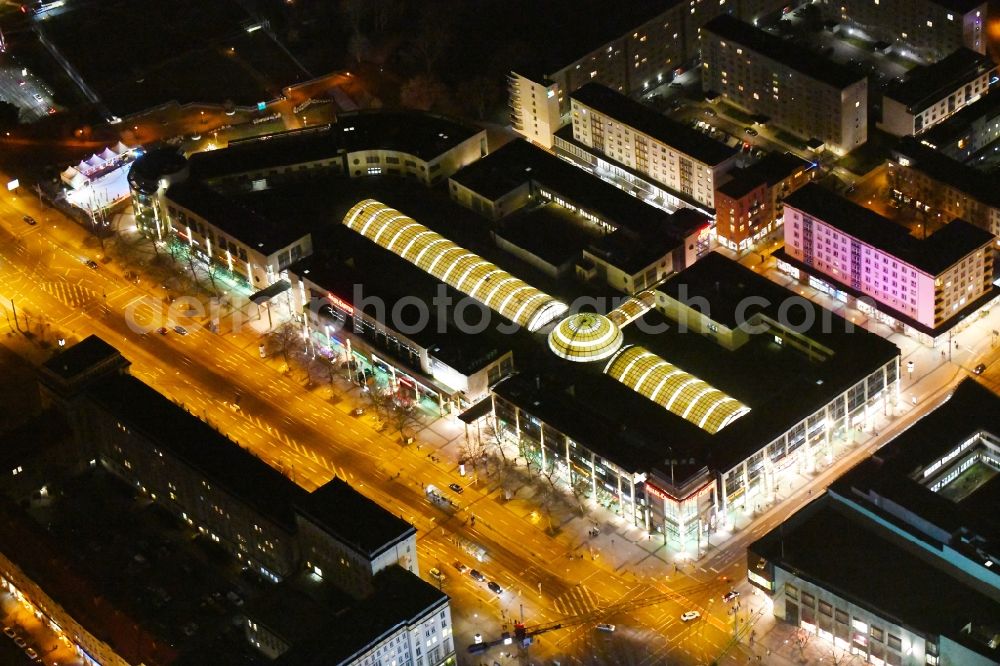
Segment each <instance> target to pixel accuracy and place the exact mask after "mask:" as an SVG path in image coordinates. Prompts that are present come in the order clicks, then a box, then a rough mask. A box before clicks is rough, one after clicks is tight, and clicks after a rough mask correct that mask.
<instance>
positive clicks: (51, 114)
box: [49, 106, 57, 116]
mask: <svg viewBox="0 0 1000 666" xmlns="http://www.w3.org/2000/svg"><path fill="white" fill-rule="evenodd" d="M56 113H57V111H56V109H55V107H53V106H50V107H49V115H50V116H54V115H55V114H56Z"/></svg>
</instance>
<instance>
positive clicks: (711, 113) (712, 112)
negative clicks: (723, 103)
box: [704, 109, 718, 118]
mask: <svg viewBox="0 0 1000 666" xmlns="http://www.w3.org/2000/svg"><path fill="white" fill-rule="evenodd" d="M704 113H705V115H706V116H711V117H712V118H714V117H715V116H716V115H718V114H716V113H715V109H705V111H704Z"/></svg>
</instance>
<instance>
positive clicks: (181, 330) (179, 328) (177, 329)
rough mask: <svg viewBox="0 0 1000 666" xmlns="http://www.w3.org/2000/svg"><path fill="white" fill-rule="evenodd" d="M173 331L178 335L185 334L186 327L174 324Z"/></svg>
mask: <svg viewBox="0 0 1000 666" xmlns="http://www.w3.org/2000/svg"><path fill="white" fill-rule="evenodd" d="M174 331H175V332H176V333H177V334H178V335H187V329H186V328H184V327H183V326H181V325H179V324H178V325H177V326H174Z"/></svg>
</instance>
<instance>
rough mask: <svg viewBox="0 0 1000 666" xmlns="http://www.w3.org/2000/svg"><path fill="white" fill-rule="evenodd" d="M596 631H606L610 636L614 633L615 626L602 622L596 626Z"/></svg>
mask: <svg viewBox="0 0 1000 666" xmlns="http://www.w3.org/2000/svg"><path fill="white" fill-rule="evenodd" d="M596 629H597V630H598V631H606V632H608V633H609V634H611V633H614V631H615V625H613V624H608V623H606V622H602V623H601V624H599V625H597V627H596Z"/></svg>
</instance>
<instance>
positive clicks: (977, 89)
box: [878, 48, 997, 136]
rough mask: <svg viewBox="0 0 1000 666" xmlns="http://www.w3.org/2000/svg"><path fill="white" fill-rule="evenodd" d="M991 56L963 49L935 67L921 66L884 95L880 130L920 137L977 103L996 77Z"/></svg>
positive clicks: (897, 134) (889, 88)
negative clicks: (919, 135) (921, 134)
mask: <svg viewBox="0 0 1000 666" xmlns="http://www.w3.org/2000/svg"><path fill="white" fill-rule="evenodd" d="M996 69H997V67H996V65H995V64H994V63H993V61H992V60H991V59H990V58H989V56H986V55H983V54H982V53H977V52H976V51H971V50H969V49H966V48H961V49H958V50H957V51H955V52H954V53H952V54H951V55H949V56H948V57H947V58H944V59H943V60H940V61H938V62H936V63H934V64H933V65H924V66H918V67H916V68H914V69H911V70H910V71H909V72H907V73H906V76H905V77H904V78H903V79H902V80H901V81H899V82H897V83H894V84H892V85H890V86H889V87H888V88H887V89H886V90H885V92H884V93H883V95H882V120H881V122H879V123H878V126H879V128H880V129H883V130H885V131H886V132H889V133H890V134H894V135H896V136H906V135H908V134H912V135H917V134H920V133H922V132H924V131H925V130H927V129H930V128H931V127H933V126H934V125H936V124H938V123H940V122H943V121H944V120H946V119H947V118H949V117H951V116H952V115H953V114H955V113H956V112H958V111H961V110H962V109H964V108H965V107H967V106H968V105H970V104H974V103H975V102H977V101H978V100H979V99H980V98H981V97H982V96H983V95H985V94H986V93H987V92H988V90H989V87H990V81H991V80H992V79H993V78H994V77H995V76H996Z"/></svg>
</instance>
